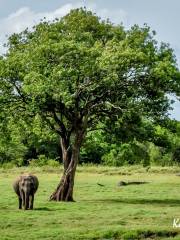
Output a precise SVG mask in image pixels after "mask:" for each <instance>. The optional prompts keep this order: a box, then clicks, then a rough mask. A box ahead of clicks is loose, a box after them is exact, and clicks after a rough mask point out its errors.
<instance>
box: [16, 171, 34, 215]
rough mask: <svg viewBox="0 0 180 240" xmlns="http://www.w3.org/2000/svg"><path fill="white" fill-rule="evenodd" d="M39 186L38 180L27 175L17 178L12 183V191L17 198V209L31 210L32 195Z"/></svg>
mask: <svg viewBox="0 0 180 240" xmlns="http://www.w3.org/2000/svg"><path fill="white" fill-rule="evenodd" d="M38 186H39V181H38V178H37V177H36V176H34V175H31V174H27V175H21V176H19V177H18V178H17V179H16V180H15V181H14V183H13V189H14V191H15V193H16V194H17V195H18V198H19V209H22V205H23V207H24V210H27V209H33V203H34V194H35V193H36V191H37V189H38Z"/></svg>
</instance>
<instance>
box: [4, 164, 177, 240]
mask: <svg viewBox="0 0 180 240" xmlns="http://www.w3.org/2000/svg"><path fill="white" fill-rule="evenodd" d="M27 171H29V172H32V173H35V174H36V175H37V176H38V178H39V181H40V186H39V190H38V192H37V194H36V196H35V206H34V210H33V211H23V210H18V201H17V197H16V195H15V193H14V192H13V190H12V182H13V180H14V178H15V177H16V176H18V175H19V174H20V173H21V172H27ZM176 172H180V170H179V168H157V167H156V168H154V169H153V168H152V169H150V170H149V171H148V172H146V170H145V169H143V168H140V167H137V166H135V167H131V168H127V167H126V168H108V167H95V166H89V167H85V166H84V167H80V168H79V169H78V172H77V175H76V181H75V189H74V198H75V200H76V202H73V203H64V202H49V201H48V198H49V196H50V194H51V193H52V191H53V190H54V189H55V187H56V185H57V183H58V180H59V174H58V169H50V170H49V171H47V168H34V169H30V168H29V169H28V168H27V169H26V168H19V169H16V168H14V169H9V170H4V169H0V239H1V240H5V239H6V240H9V239H12V240H16V239H17V240H21V239H23V240H31V239H33V240H38V239H45V240H46V239H47V240H71V239H72V240H76V239H77V240H78V239H81V240H85V239H94V240H95V239H97V240H105V239H106V240H113V239H129V240H132V239H163V240H164V239H180V228H173V225H172V222H173V219H174V218H180V177H179V176H176V174H175V173H176ZM121 180H123V181H147V182H148V183H147V184H143V185H129V186H124V187H118V186H117V182H118V181H121ZM97 183H101V184H103V185H104V187H101V186H99V185H98V184H97Z"/></svg>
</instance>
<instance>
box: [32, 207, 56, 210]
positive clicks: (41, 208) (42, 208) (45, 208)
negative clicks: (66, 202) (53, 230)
mask: <svg viewBox="0 0 180 240" xmlns="http://www.w3.org/2000/svg"><path fill="white" fill-rule="evenodd" d="M34 210H35V211H56V209H52V208H47V207H39V208H34Z"/></svg>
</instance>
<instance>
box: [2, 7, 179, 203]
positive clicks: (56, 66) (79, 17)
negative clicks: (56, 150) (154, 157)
mask: <svg viewBox="0 0 180 240" xmlns="http://www.w3.org/2000/svg"><path fill="white" fill-rule="evenodd" d="M153 35H154V33H153V32H151V31H150V29H149V27H148V26H144V27H143V28H140V27H139V26H137V25H135V26H133V27H132V28H131V29H130V30H128V31H125V29H124V28H123V26H122V25H117V26H115V25H113V24H111V23H110V22H109V21H101V20H100V19H99V18H98V17H97V16H96V15H95V14H93V13H92V12H89V11H87V10H84V9H75V10H72V11H71V12H70V13H69V14H68V15H66V16H65V17H63V18H62V19H60V20H55V21H54V22H46V21H45V22H41V23H40V24H38V25H37V26H35V27H34V29H33V31H28V30H25V31H24V32H22V33H20V34H13V35H12V36H11V37H10V38H9V41H8V44H7V46H8V52H7V54H6V55H5V56H4V57H2V58H1V61H0V80H1V81H0V88H1V90H0V104H1V105H0V106H1V108H6V109H7V110H8V111H10V112H11V113H12V114H13V115H14V117H15V118H19V117H23V118H24V119H29V118H31V117H34V116H37V115H38V116H40V117H41V119H42V121H43V122H44V124H48V125H49V126H50V127H51V128H52V129H53V131H55V132H56V133H57V134H58V135H59V137H60V145H61V149H62V157H63V163H64V173H63V176H62V178H61V180H60V183H59V184H58V186H57V189H56V190H55V191H54V192H53V193H52V195H51V196H50V199H51V200H56V201H73V186H74V177H75V171H76V167H77V164H78V158H79V152H80V148H81V146H82V143H83V140H84V139H85V136H86V133H87V131H89V130H93V129H94V128H96V127H98V124H99V123H100V122H104V121H108V120H109V119H110V120H111V121H113V122H114V121H116V120H117V119H118V118H119V117H120V116H122V115H123V114H125V113H126V114H128V112H131V110H132V109H133V111H135V112H136V113H137V112H138V113H139V114H141V115H142V116H143V115H145V116H146V117H148V118H149V119H152V120H153V119H154V118H156V117H157V116H164V115H165V114H166V113H167V111H168V109H169V105H170V102H169V100H168V97H167V94H170V93H178V90H179V72H178V69H177V66H176V61H175V57H174V54H173V51H172V49H171V48H170V47H169V46H168V45H167V44H160V45H158V44H157V43H156V41H155V40H154V37H153Z"/></svg>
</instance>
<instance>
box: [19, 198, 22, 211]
mask: <svg viewBox="0 0 180 240" xmlns="http://www.w3.org/2000/svg"><path fill="white" fill-rule="evenodd" d="M19 209H22V198H21V196H19Z"/></svg>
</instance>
